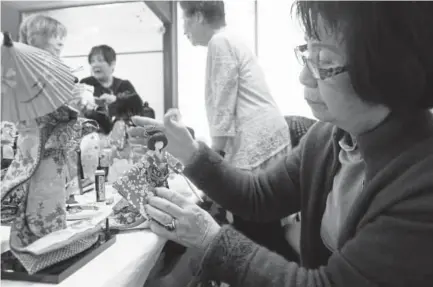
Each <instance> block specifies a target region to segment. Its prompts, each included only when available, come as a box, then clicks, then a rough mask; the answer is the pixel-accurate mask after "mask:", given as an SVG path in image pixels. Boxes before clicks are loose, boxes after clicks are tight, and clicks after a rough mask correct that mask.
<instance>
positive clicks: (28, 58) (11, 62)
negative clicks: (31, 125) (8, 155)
mask: <svg viewBox="0 0 433 287" xmlns="http://www.w3.org/2000/svg"><path fill="white" fill-rule="evenodd" d="M2 36H3V39H2V42H3V43H2V47H1V60H2V61H1V83H2V85H1V112H2V113H1V120H3V121H10V122H18V121H25V120H31V119H35V118H38V117H41V116H44V115H46V114H48V113H51V112H53V111H55V110H56V109H57V108H59V107H60V106H62V105H63V104H65V103H67V102H68V101H69V100H71V99H72V98H73V89H74V85H75V81H76V78H75V77H74V75H73V74H72V73H71V71H70V68H69V67H68V66H67V65H66V64H64V63H62V62H61V60H60V59H59V58H56V57H54V56H53V55H51V54H50V53H48V52H46V51H43V50H40V49H38V48H35V47H32V46H28V45H25V44H23V43H17V42H12V40H11V38H10V35H9V33H3V35H2ZM0 37H1V34H0Z"/></svg>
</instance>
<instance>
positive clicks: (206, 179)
mask: <svg viewBox="0 0 433 287" xmlns="http://www.w3.org/2000/svg"><path fill="white" fill-rule="evenodd" d="M296 10H297V13H298V15H299V17H300V19H301V20H302V23H303V26H304V28H305V31H306V38H307V43H306V45H303V46H300V47H299V48H298V49H297V54H298V56H299V57H300V59H301V60H302V63H305V64H306V65H305V68H304V69H303V71H302V73H301V76H300V81H301V83H302V84H303V85H304V86H305V94H304V97H305V100H306V101H307V102H308V104H309V105H310V107H311V109H312V111H313V113H314V115H315V116H316V117H317V118H319V119H320V120H321V121H322V122H321V123H317V124H315V125H314V126H313V127H311V128H310V130H309V132H308V133H307V134H306V135H305V136H304V137H303V138H302V140H301V143H300V144H299V145H298V146H297V147H296V148H295V149H294V151H293V152H292V153H291V154H289V155H287V157H286V158H285V159H283V160H281V161H280V162H279V164H277V165H275V166H273V167H271V168H268V169H267V170H265V171H263V172H261V173H260V174H256V175H254V174H250V173H246V172H243V171H241V170H239V169H236V168H234V167H232V166H230V165H229V164H228V163H226V162H224V161H222V160H221V159H220V158H219V157H218V156H217V154H215V153H214V152H213V151H212V150H211V149H209V148H208V147H207V146H206V145H204V144H203V143H200V142H196V141H194V140H192V139H191V138H190V137H189V135H188V132H187V130H186V128H185V126H184V125H183V124H182V123H181V121H180V120H179V115H178V114H177V113H176V111H172V112H170V113H168V114H167V115H166V118H165V123H164V125H162V124H161V125H160V127H161V128H163V129H165V131H166V134H167V136H168V142H169V145H168V147H167V149H168V151H169V152H171V153H172V154H173V155H174V156H176V157H178V158H179V159H181V161H182V162H183V163H184V164H185V165H186V169H185V174H187V176H188V177H189V178H190V179H191V180H192V181H193V182H194V183H195V184H196V185H197V186H198V188H200V189H201V190H203V191H204V192H205V193H206V194H207V195H209V196H210V197H211V198H212V199H214V200H215V201H216V202H218V203H219V204H221V206H223V207H225V208H227V209H230V210H233V211H234V212H235V213H237V214H239V215H241V216H243V217H245V218H251V219H253V220H261V221H271V220H274V219H277V218H281V217H284V216H286V215H288V214H290V213H293V212H297V211H300V212H301V214H302V230H301V252H300V256H301V263H296V262H293V261H287V260H285V259H283V258H282V257H280V256H278V255H276V254H274V253H272V252H270V251H269V250H267V249H265V248H263V247H261V246H259V245H257V244H255V243H254V242H252V241H251V240H249V239H247V238H246V237H244V236H243V235H242V234H240V233H239V232H237V231H236V230H234V229H233V228H232V227H230V226H223V227H220V226H219V225H218V224H216V223H215V221H214V220H213V219H212V217H211V216H209V214H207V213H206V212H204V211H203V210H201V209H199V208H198V207H197V206H195V205H192V204H188V203H187V202H186V200H185V199H183V198H182V197H181V196H180V195H178V194H176V193H174V192H172V191H171V190H169V189H159V190H157V196H156V197H154V198H152V199H151V200H150V201H149V205H148V206H147V207H146V208H147V212H148V214H149V216H151V217H152V218H154V219H155V220H156V221H158V222H160V223H162V224H170V223H171V224H170V226H173V225H174V226H175V229H174V230H171V231H169V230H167V229H165V228H163V227H160V226H159V225H158V224H154V223H152V224H151V228H152V230H153V231H154V232H156V233H157V234H160V235H161V236H165V237H167V238H169V239H172V240H175V241H177V242H180V243H182V244H184V245H187V246H193V247H195V248H197V249H198V250H200V251H201V256H198V257H197V261H196V262H197V265H196V267H197V269H196V271H197V272H198V273H197V274H198V275H199V276H200V277H201V278H204V279H216V280H221V281H225V282H227V283H229V284H230V285H233V286H309V287H313V286H341V287H346V286H390V287H391V286H392V287H399V286H401V287H403V286H425V287H427V286H433V256H432V254H433V177H432V175H433V115H432V114H431V113H430V112H429V109H431V108H432V107H433V81H432V78H433V54H432V53H431V51H432V49H433V30H432V29H431V27H432V26H433V18H432V17H431V15H432V14H433V3H432V2H385V1H383V2H382V1H377V2H370V1H365V2H344V1H343V2H341V1H339V2H318V1H298V2H297V3H296ZM136 123H137V124H138V125H140V126H141V128H135V129H133V130H131V135H139V133H140V132H141V133H142V130H143V129H145V128H146V127H147V126H148V125H149V124H152V125H156V124H158V123H156V122H151V121H149V120H146V119H142V118H138V119H136ZM138 140H139V139H137V141H138ZM142 140H143V139H142Z"/></svg>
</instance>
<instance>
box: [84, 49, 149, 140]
mask: <svg viewBox="0 0 433 287" xmlns="http://www.w3.org/2000/svg"><path fill="white" fill-rule="evenodd" d="M88 61H89V64H90V67H91V71H92V76H90V77H87V78H84V79H82V80H81V83H84V84H87V85H90V86H93V87H94V93H93V96H94V97H95V101H96V103H97V104H98V108H96V109H95V110H92V111H87V112H86V113H85V116H86V117H87V118H90V119H93V120H96V121H97V122H98V123H99V126H100V131H102V133H104V134H109V133H110V132H111V130H112V128H113V122H112V119H113V117H116V116H117V115H118V114H119V113H122V110H124V109H129V110H138V111H137V112H134V115H140V114H141V110H142V109H143V100H142V99H141V97H140V96H139V95H138V94H137V93H136V91H135V88H134V86H133V85H132V84H131V82H130V81H128V80H122V79H119V78H116V77H114V76H113V72H114V69H115V67H116V52H115V51H114V49H113V48H111V47H110V46H107V45H100V46H95V47H93V48H92V49H91V51H90V53H89V56H88ZM119 110H120V111H119Z"/></svg>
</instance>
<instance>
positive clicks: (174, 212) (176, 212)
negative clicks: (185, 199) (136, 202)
mask: <svg viewBox="0 0 433 287" xmlns="http://www.w3.org/2000/svg"><path fill="white" fill-rule="evenodd" d="M149 205H150V206H152V207H155V208H157V209H159V210H162V211H163V212H165V213H168V214H169V215H171V216H172V217H174V218H180V217H182V216H183V210H182V208H180V207H179V206H178V205H176V204H175V203H172V202H170V201H168V200H167V199H165V198H161V197H157V196H152V197H151V198H149Z"/></svg>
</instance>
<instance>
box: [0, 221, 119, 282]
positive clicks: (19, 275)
mask: <svg viewBox="0 0 433 287" xmlns="http://www.w3.org/2000/svg"><path fill="white" fill-rule="evenodd" d="M115 242H116V237H115V236H114V235H113V234H112V233H111V232H110V229H109V226H108V220H106V225H105V228H104V230H103V231H101V232H100V235H99V239H98V241H97V242H96V243H95V244H94V245H93V246H92V247H90V248H89V249H87V250H85V251H84V252H82V253H80V254H78V255H76V256H74V257H72V258H69V259H67V260H65V261H63V262H61V263H58V264H56V265H54V266H51V267H48V268H46V269H44V270H41V271H39V272H37V273H35V274H33V275H29V274H28V273H27V271H26V270H25V269H24V267H23V266H22V265H21V264H20V262H19V261H18V259H16V258H15V257H14V256H13V254H12V252H11V251H10V250H9V251H6V252H3V253H2V254H1V278H2V280H12V281H28V282H38V283H50V284H59V283H60V282H62V281H63V280H65V279H66V278H68V277H69V276H71V275H72V274H74V273H75V272H76V271H78V270H79V269H80V268H81V267H83V266H84V265H86V264H87V263H88V262H90V261H91V260H93V259H94V258H95V257H96V256H98V255H99V254H101V253H102V252H103V251H104V250H106V249H107V248H109V247H110V246H112V245H113V244H114V243H115Z"/></svg>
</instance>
